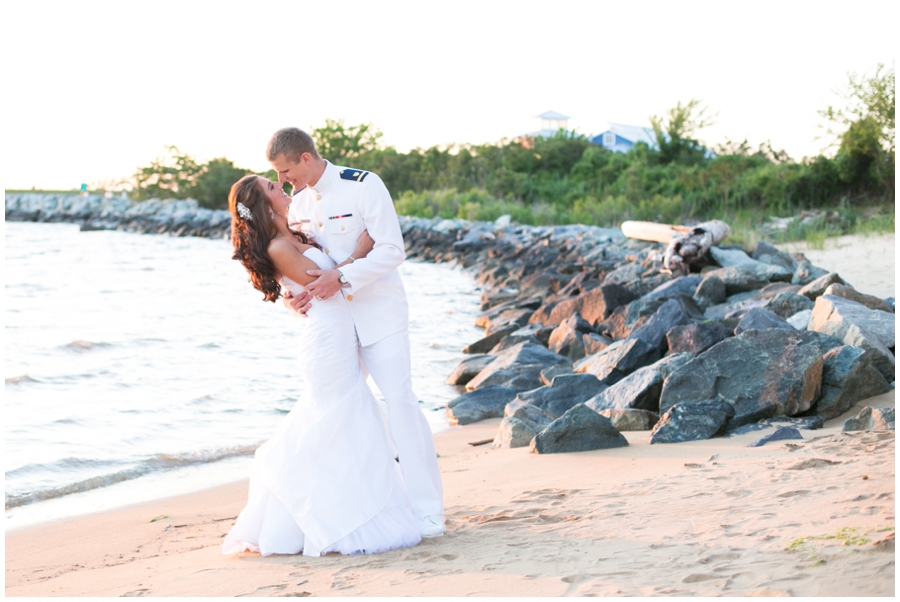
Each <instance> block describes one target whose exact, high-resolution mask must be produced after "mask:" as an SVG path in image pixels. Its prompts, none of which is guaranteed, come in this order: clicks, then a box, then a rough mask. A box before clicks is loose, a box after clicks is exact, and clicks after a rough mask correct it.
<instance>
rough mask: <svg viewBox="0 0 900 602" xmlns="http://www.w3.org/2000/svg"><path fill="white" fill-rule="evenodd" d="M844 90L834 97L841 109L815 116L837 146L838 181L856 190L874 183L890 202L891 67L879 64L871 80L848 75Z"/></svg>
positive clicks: (892, 151)
mask: <svg viewBox="0 0 900 602" xmlns="http://www.w3.org/2000/svg"><path fill="white" fill-rule="evenodd" d="M847 77H848V84H847V88H846V89H845V90H844V91H843V92H839V93H838V95H839V96H841V97H842V98H843V100H844V101H845V104H846V107H845V108H835V107H833V106H829V107H828V108H826V109H824V110H822V111H819V114H820V115H821V116H822V117H824V118H825V119H826V120H827V121H828V126H827V132H828V134H829V135H830V136H833V137H835V138H836V142H838V143H839V147H838V152H837V156H836V157H835V161H836V162H837V164H838V169H839V172H840V175H841V179H843V180H844V181H846V182H848V183H850V184H851V185H853V186H854V187H856V188H857V189H861V188H865V186H866V184H867V181H868V182H871V183H874V184H875V185H876V187H877V188H880V190H881V192H882V193H883V194H885V195H886V196H887V197H888V198H889V199H890V200H891V202H893V200H894V198H895V197H894V194H895V193H894V191H895V183H894V174H895V170H894V157H895V146H894V134H895V106H896V92H895V89H896V80H895V74H894V69H893V67H892V68H890V69H886V68H885V66H884V64H883V63H879V65H878V68H877V69H876V70H875V74H874V75H873V76H872V77H867V76H865V75H863V76H858V75H856V74H855V73H850V74H848V76H847Z"/></svg>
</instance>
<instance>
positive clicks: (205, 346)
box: [199, 343, 219, 349]
mask: <svg viewBox="0 0 900 602" xmlns="http://www.w3.org/2000/svg"><path fill="white" fill-rule="evenodd" d="M199 348H200V349H218V348H219V345H218V344H216V343H203V344H202V345H199Z"/></svg>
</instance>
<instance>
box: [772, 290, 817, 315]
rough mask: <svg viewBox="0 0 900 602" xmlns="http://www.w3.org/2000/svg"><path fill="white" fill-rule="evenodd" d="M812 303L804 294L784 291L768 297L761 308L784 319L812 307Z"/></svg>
mask: <svg viewBox="0 0 900 602" xmlns="http://www.w3.org/2000/svg"><path fill="white" fill-rule="evenodd" d="M814 305H815V303H813V302H812V301H811V300H810V299H809V297H806V296H805V295H798V294H797V293H788V292H784V293H779V294H778V295H776V296H775V297H773V298H772V299H769V301H768V302H766V304H765V305H764V306H763V308H764V309H767V310H769V311H770V312H772V313H773V314H775V315H777V316H780V317H782V318H784V319H785V320H786V319H788V318H790V317H791V316H793V315H795V314H797V313H799V312H801V311H804V310H807V309H812V308H813V306H814Z"/></svg>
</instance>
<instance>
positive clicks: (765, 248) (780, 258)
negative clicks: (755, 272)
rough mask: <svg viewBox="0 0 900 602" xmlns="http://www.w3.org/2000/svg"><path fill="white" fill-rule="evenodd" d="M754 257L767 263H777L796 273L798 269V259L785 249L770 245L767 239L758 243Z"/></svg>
mask: <svg viewBox="0 0 900 602" xmlns="http://www.w3.org/2000/svg"><path fill="white" fill-rule="evenodd" d="M753 259H755V260H757V261H761V262H762V263H767V264H769V265H777V266H780V267H783V268H784V269H786V270H788V271H790V272H791V274H793V273H794V271H796V269H797V261H796V260H795V259H794V258H793V257H791V256H790V255H789V254H788V253H785V252H784V251H779V250H778V248H777V247H774V246H772V245H770V244H769V243H767V242H765V241H761V242H759V243H757V245H756V250H755V251H753Z"/></svg>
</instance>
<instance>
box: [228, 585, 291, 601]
mask: <svg viewBox="0 0 900 602" xmlns="http://www.w3.org/2000/svg"><path fill="white" fill-rule="evenodd" d="M286 588H287V584H286V583H283V584H276V585H265V586H263V587H258V588H256V591H253V592H250V593H249V594H238V595H237V596H235V597H236V598H258V597H261V596H274V595H277V594H279V593H281V592H283V591H284V590H285V589H286Z"/></svg>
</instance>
